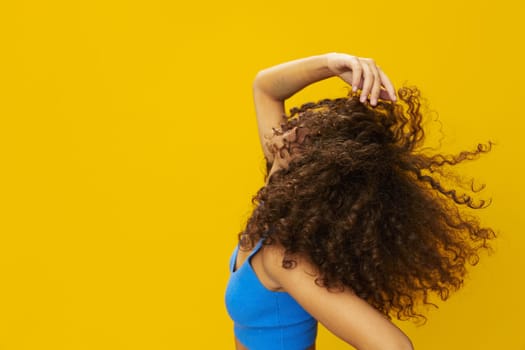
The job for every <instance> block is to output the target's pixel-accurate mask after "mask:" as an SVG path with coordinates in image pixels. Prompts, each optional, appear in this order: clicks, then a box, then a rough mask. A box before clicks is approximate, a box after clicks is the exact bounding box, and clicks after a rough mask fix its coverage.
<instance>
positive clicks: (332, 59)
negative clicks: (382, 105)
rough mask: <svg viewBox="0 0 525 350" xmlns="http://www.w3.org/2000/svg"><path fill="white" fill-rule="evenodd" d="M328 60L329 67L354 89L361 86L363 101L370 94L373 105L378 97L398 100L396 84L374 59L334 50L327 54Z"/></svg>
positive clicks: (361, 99)
mask: <svg viewBox="0 0 525 350" xmlns="http://www.w3.org/2000/svg"><path fill="white" fill-rule="evenodd" d="M326 60H327V63H326V64H327V67H328V69H330V71H331V72H332V73H333V74H335V75H337V76H339V77H340V78H341V79H343V80H344V81H345V82H347V83H348V84H350V85H352V90H353V91H357V89H358V88H361V98H360V101H361V102H365V101H366V98H367V97H368V95H369V94H370V104H371V105H373V106H375V105H376V104H377V99H378V98H382V99H385V100H386V99H390V100H392V101H396V99H397V98H396V91H395V89H394V86H393V85H392V83H391V82H390V79H389V78H388V77H387V76H386V74H385V73H384V72H383V71H382V70H381V68H379V66H378V65H376V63H375V61H374V60H373V59H371V58H363V57H357V56H352V55H348V54H343V53H335V52H333V53H329V54H326ZM382 87H383V89H381V88H382Z"/></svg>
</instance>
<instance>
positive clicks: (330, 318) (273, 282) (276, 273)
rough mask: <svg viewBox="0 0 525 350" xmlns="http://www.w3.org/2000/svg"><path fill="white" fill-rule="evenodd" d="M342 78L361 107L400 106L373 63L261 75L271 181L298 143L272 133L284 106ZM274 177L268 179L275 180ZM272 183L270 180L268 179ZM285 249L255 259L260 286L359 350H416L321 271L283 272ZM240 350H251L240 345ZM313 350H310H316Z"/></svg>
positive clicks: (306, 266) (304, 266) (259, 95)
mask: <svg viewBox="0 0 525 350" xmlns="http://www.w3.org/2000/svg"><path fill="white" fill-rule="evenodd" d="M335 76H337V77H339V78H341V79H342V80H343V81H345V82H347V83H348V84H351V85H352V88H353V90H354V91H357V89H361V102H363V103H367V99H368V100H369V101H370V104H371V105H373V106H374V105H376V104H377V100H378V98H382V99H390V100H393V101H395V100H396V95H395V89H394V87H393V85H392V83H391V82H390V80H389V79H388V77H387V76H386V74H385V73H384V72H383V71H382V70H381V69H380V68H379V66H377V65H376V64H375V62H374V60H372V59H370V58H361V57H356V56H352V55H347V54H341V53H328V54H324V55H318V56H311V57H307V58H303V59H299V60H295V61H290V62H287V63H283V64H280V65H277V66H274V67H271V68H268V69H265V70H263V71H261V72H259V73H258V74H257V76H256V77H255V80H254V83H253V96H254V103H255V109H256V114H257V124H258V130H259V138H260V142H261V146H262V149H263V152H264V155H265V157H266V159H267V160H268V161H269V162H270V163H272V168H271V170H270V176H271V174H273V173H274V172H275V171H276V170H278V169H280V168H282V167H286V166H287V164H288V162H289V160H290V158H289V155H287V154H285V155H284V156H283V157H281V156H280V155H279V153H278V152H274V149H275V146H279V145H281V144H282V142H283V138H289V140H290V141H293V140H294V138H295V137H297V135H296V133H295V130H291V131H290V132H287V133H285V134H284V135H281V136H274V135H273V129H272V128H276V129H279V128H280V124H281V123H283V122H284V120H283V115H284V113H285V111H284V101H285V100H286V99H288V98H289V97H291V96H293V95H294V94H295V93H296V92H298V91H300V90H301V89H303V88H304V87H306V86H308V85H309V84H312V83H315V82H317V81H320V80H323V79H326V78H330V77H335ZM270 176H269V177H270ZM269 177H268V178H269ZM249 254H250V252H249V251H248V252H246V251H242V250H240V251H239V255H238V257H237V262H236V265H237V266H241V265H242V264H243V263H247V262H246V261H245V260H246V257H247V256H248V255H249ZM283 256H284V249H283V248H282V247H281V246H279V245H278V244H272V245H270V246H266V245H263V247H262V248H261V249H260V250H259V251H258V252H257V253H256V254H255V255H254V256H253V257H252V259H251V261H250V262H251V265H252V267H253V270H254V271H255V273H256V275H257V277H258V278H259V280H260V281H261V283H262V284H263V285H264V286H265V287H266V288H268V289H270V290H273V291H281V292H287V293H289V294H290V295H291V296H292V297H293V298H294V299H295V300H296V301H297V302H298V303H299V304H300V305H301V306H302V307H303V308H304V309H305V310H306V311H308V312H309V313H310V314H311V315H312V316H313V317H314V318H316V319H317V320H318V321H319V322H320V323H321V324H323V325H324V326H325V327H326V328H327V329H328V330H329V331H331V332H332V333H333V334H335V335H336V336H337V337H339V338H340V339H342V340H343V341H345V342H347V343H348V344H350V345H352V346H354V347H355V348H356V349H358V350H411V349H413V346H412V343H411V341H410V339H409V338H408V337H407V336H406V335H405V334H404V333H403V332H402V331H401V330H400V329H399V328H398V327H396V326H395V325H394V324H393V323H392V322H390V321H389V320H388V319H387V318H386V317H384V315H382V314H381V313H380V312H378V311H377V310H376V309H375V308H373V307H372V306H371V305H369V304H368V303H367V302H366V301H364V300H363V299H361V298H359V297H358V296H356V295H355V294H354V293H352V291H351V290H349V289H346V290H345V291H343V292H330V291H328V290H327V289H326V288H323V287H319V286H318V285H317V284H315V282H314V280H315V277H316V276H315V275H316V268H315V266H313V265H311V264H310V263H309V262H308V261H306V260H305V259H302V258H301V257H296V261H297V265H296V267H295V268H293V269H284V268H283V267H282V259H283ZM235 343H236V349H237V350H243V349H246V348H245V347H244V346H242V344H240V342H239V341H238V340H237V339H235ZM314 348H315V346H314V347H312V348H311V349H314ZM311 349H309V350H311Z"/></svg>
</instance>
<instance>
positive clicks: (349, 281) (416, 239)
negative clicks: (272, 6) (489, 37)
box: [226, 53, 495, 350]
mask: <svg viewBox="0 0 525 350" xmlns="http://www.w3.org/2000/svg"><path fill="white" fill-rule="evenodd" d="M334 76H338V77H339V78H341V79H342V80H344V81H345V82H347V83H348V84H350V85H351V86H352V92H351V93H350V94H349V96H348V97H346V98H338V99H333V100H330V99H325V100H322V101H319V102H318V103H308V104H305V105H303V106H302V107H301V108H294V109H292V110H291V114H290V115H289V116H286V115H285V112H284V101H285V100H286V99H287V98H289V97H290V96H292V95H294V94H295V93H296V92H298V91H300V90H301V89H303V88H304V87H306V86H307V85H309V84H312V83H315V82H317V81H320V80H323V79H326V78H329V77H334ZM359 91H360V93H359ZM253 94H254V102H255V109H256V114H257V123H258V129H259V136H260V141H261V146H262V148H263V151H264V155H265V157H266V161H267V175H266V184H265V186H264V187H262V188H261V189H260V190H259V191H258V193H257V195H256V196H254V198H253V202H254V204H256V205H257V207H256V208H255V210H254V211H253V213H252V215H251V217H250V219H249V220H248V223H247V225H246V228H245V230H244V231H243V232H241V233H240V234H239V245H238V247H237V248H236V249H235V251H234V254H233V255H232V258H231V261H230V269H231V277H230V281H229V283H228V287H227V290H226V306H227V309H228V312H229V314H230V316H231V317H232V319H233V320H234V330H235V342H236V348H237V349H249V350H258V349H286V350H299V349H301V350H304V349H315V338H316V333H317V322H321V323H322V324H323V325H324V326H325V327H326V328H327V329H328V330H330V331H331V332H333V333H334V334H335V335H336V336H338V337H339V338H341V339H342V340H344V341H345V342H347V343H348V344H351V345H352V346H354V347H355V348H357V349H359V350H365V349H366V350H373V349H381V350H385V349H392V350H397V349H399V350H401V349H403V350H405V349H412V348H413V346H412V343H411V341H410V339H409V338H408V337H407V336H406V335H405V334H404V333H403V332H402V331H401V330H400V329H399V328H398V327H396V326H395V325H394V324H393V323H392V322H391V321H390V320H391V315H392V314H394V315H395V316H396V317H397V318H398V319H408V318H418V317H419V318H425V317H424V316H423V315H422V314H419V313H417V312H416V309H415V306H416V304H418V303H425V304H430V303H429V302H428V301H427V296H428V294H429V293H430V292H435V293H437V294H438V295H439V296H440V297H441V298H442V299H443V300H446V299H447V298H448V295H449V292H450V291H454V290H457V289H459V288H460V287H461V285H462V283H463V277H464V276H465V274H466V268H465V265H466V262H469V263H471V264H472V265H474V264H476V263H477V261H478V257H479V256H478V251H479V250H480V249H488V248H490V247H489V246H488V244H487V240H489V239H492V238H493V237H495V234H494V231H493V230H492V229H490V228H484V227H481V226H480V224H479V221H478V219H477V218H476V217H474V216H472V215H467V213H465V211H463V210H461V209H462V206H463V207H468V208H473V209H477V208H482V207H484V206H485V202H484V201H480V202H479V203H477V202H476V201H475V200H474V199H473V198H472V197H471V196H469V195H467V194H466V193H460V192H458V191H456V190H455V189H453V188H450V187H448V186H446V185H444V180H446V181H448V182H450V181H454V180H456V181H460V180H457V177H454V176H447V174H449V172H447V171H446V170H447V169H446V168H447V166H452V165H455V164H457V163H460V162H462V161H464V160H471V159H474V158H476V157H477V155H479V154H480V153H484V152H488V151H489V150H490V148H491V143H490V142H489V143H488V145H481V144H480V145H478V148H477V149H476V150H474V151H464V152H461V153H460V154H458V155H446V156H444V155H439V154H438V155H428V154H426V153H425V152H424V149H422V148H421V147H420V146H421V144H422V141H423V136H424V134H423V130H422V128H421V119H422V115H421V112H420V108H419V107H420V104H419V94H418V91H417V89H415V88H406V87H405V88H402V89H400V90H399V91H398V94H399V98H400V101H397V98H396V91H395V89H394V86H393V85H392V83H391V82H390V80H389V78H388V77H387V75H386V74H385V73H384V72H383V71H382V70H381V68H380V67H379V66H378V65H376V64H375V62H374V60H372V59H369V58H361V57H356V56H352V55H347V54H341V53H329V54H324V55H318V56H312V57H307V58H303V59H299V60H295V61H291V62H287V63H283V64H280V65H277V66H275V67H271V68H268V69H265V70H263V71H261V72H259V73H258V74H257V76H256V78H255V81H254V84H253ZM456 185H459V186H463V185H465V184H464V183H462V182H456ZM471 191H472V192H477V191H478V190H476V189H474V187H471Z"/></svg>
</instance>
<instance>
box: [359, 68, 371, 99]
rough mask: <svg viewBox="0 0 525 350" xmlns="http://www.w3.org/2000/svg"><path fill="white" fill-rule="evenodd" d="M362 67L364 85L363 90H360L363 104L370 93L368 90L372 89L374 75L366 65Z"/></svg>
mask: <svg viewBox="0 0 525 350" xmlns="http://www.w3.org/2000/svg"><path fill="white" fill-rule="evenodd" d="M362 67H363V75H364V83H363V89H362V90H361V98H360V101H361V102H365V101H366V99H367V97H368V94H369V93H370V89H371V88H372V84H373V82H374V75H373V74H372V71H371V69H370V67H369V66H368V64H366V63H364V64H363V65H362Z"/></svg>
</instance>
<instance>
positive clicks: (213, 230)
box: [0, 0, 525, 350]
mask: <svg viewBox="0 0 525 350" xmlns="http://www.w3.org/2000/svg"><path fill="white" fill-rule="evenodd" d="M518 3H519V2H518V1H517V0H516V1H510V0H500V1H497V2H492V1H491V2H489V1H458V0H453V1H452V0H440V1H437V0H435V1H416V0H412V1H348V0H345V1H339V0H338V1H317V2H308V1H288V2H282V1H278V0H271V1H259V2H249V1H232V0H229V1H185V2H179V1H143V2H136V1H62V2H58V1H10V2H7V1H5V2H3V3H2V5H1V11H0V13H1V14H0V16H1V17H0V19H1V20H0V33H1V34H0V35H1V38H2V41H1V49H2V54H1V57H0V60H1V68H0V70H1V75H0V86H1V91H0V205H1V208H0V349H2V350H4V349H5V350H15V349H232V348H233V340H232V339H233V335H232V324H231V321H230V319H229V318H228V315H227V313H226V310H225V307H224V303H223V295H224V288H225V285H226V282H227V278H228V268H227V264H228V260H229V257H230V254H231V252H232V250H233V247H234V245H235V244H236V239H237V233H238V232H239V231H240V230H241V229H242V227H243V224H244V223H245V220H246V219H247V218H248V215H249V212H250V209H251V204H250V199H251V196H252V195H253V194H254V193H255V192H256V190H257V189H258V188H259V187H260V186H261V185H262V184H263V179H262V173H263V166H264V163H263V159H262V152H261V150H260V148H259V140H258V138H257V130H256V123H255V115H254V110H253V105H252V99H251V83H252V79H253V77H254V75H255V74H256V73H257V71H258V70H260V69H262V68H265V67H268V66H270V65H274V64H277V63H280V62H283V61H287V60H291V59H295V58H300V57H304V56H309V55H314V54H320V53H325V52H330V51H336V52H347V53H350V54H355V55H360V56H365V57H373V58H374V59H376V61H377V62H378V64H379V65H381V67H382V68H383V69H384V70H385V72H387V74H388V75H389V76H390V78H391V79H392V80H393V82H394V84H395V85H396V87H400V86H401V85H402V84H403V83H405V82H406V83H407V84H409V85H417V86H418V87H420V89H421V91H422V93H423V96H424V97H426V98H428V100H429V103H430V107H431V109H433V110H435V111H437V113H438V114H439V118H440V120H441V122H442V123H443V131H444V133H445V135H446V139H445V144H446V148H445V149H447V150H452V151H459V150H462V149H464V148H467V149H471V148H472V147H473V146H475V145H476V144H477V142H479V141H481V142H485V141H487V140H489V139H490V140H493V141H495V142H497V143H498V145H497V146H496V147H495V148H494V151H493V152H492V153H491V154H489V155H486V156H484V157H482V158H481V159H480V160H479V161H477V162H475V163H472V165H469V166H466V167H462V168H461V169H462V171H463V170H465V171H467V170H468V172H467V173H468V174H470V175H475V176H476V178H477V179H479V180H480V181H481V182H484V183H486V184H487V189H486V190H485V192H484V195H485V196H486V197H492V198H493V205H492V206H491V207H490V208H489V209H486V210H485V211H483V212H482V213H480V215H481V218H482V220H483V222H484V223H486V224H489V225H491V226H493V227H494V228H495V229H496V230H497V232H498V233H499V239H498V241H497V242H495V244H494V247H495V249H496V253H495V254H493V255H491V256H489V255H486V254H485V255H483V256H482V261H481V263H480V264H479V265H478V266H477V267H475V268H473V269H472V272H471V275H470V278H469V279H468V280H467V281H466V283H465V287H464V289H462V290H461V291H460V292H458V293H456V294H454V295H453V296H452V297H451V299H449V301H447V302H446V303H439V305H440V308H439V309H433V308H432V309H430V310H429V312H428V314H427V316H428V318H429V321H428V323H427V324H426V325H425V326H423V327H416V326H415V325H413V324H411V323H410V322H396V324H397V325H398V326H399V327H401V328H402V329H403V330H404V331H405V332H406V333H407V334H408V336H409V337H410V338H411V339H412V341H413V343H414V345H415V348H416V349H425V350H434V349H477V350H484V349H520V350H523V349H525V333H524V332H523V325H524V322H523V320H522V318H523V314H524V313H525V303H524V302H523V295H524V284H525V282H524V277H525V272H524V268H525V264H524V260H523V259H524V254H523V251H524V249H525V238H524V235H523V227H524V224H525V220H524V217H525V214H524V213H523V208H522V205H523V202H524V200H525V197H524V196H525V190H524V188H523V182H522V174H523V170H524V166H523V161H524V157H523V151H524V147H523V140H524V138H525V136H524V133H523V130H522V129H523V127H524V125H525V123H524V122H523V112H522V111H523V107H522V103H523V97H524V96H523V95H524V94H523V81H524V68H523V62H524V55H523V53H522V52H521V51H520V47H521V46H522V44H523V34H524V32H523V26H522V24H523V14H524V13H523V11H522V9H521V8H519V6H518V5H517V4H518ZM345 93H346V90H345V89H344V83H343V82H342V81H340V80H338V79H331V80H327V81H324V82H321V83H319V84H318V85H316V86H312V87H310V88H307V89H306V90H304V91H303V92H301V93H300V94H299V95H297V96H296V97H294V98H293V99H292V100H291V101H289V103H288V104H287V107H288V108H289V107H292V106H293V105H296V104H299V103H302V102H307V101H309V100H316V99H320V98H323V97H336V96H342V95H344V94H345ZM318 345H319V347H318V348H319V349H345V348H348V346H347V345H345V344H343V343H342V342H341V341H339V340H338V339H336V338H335V337H334V336H332V335H331V334H329V333H328V332H327V331H326V330H324V329H322V330H321V331H320V334H319V341H318Z"/></svg>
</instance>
